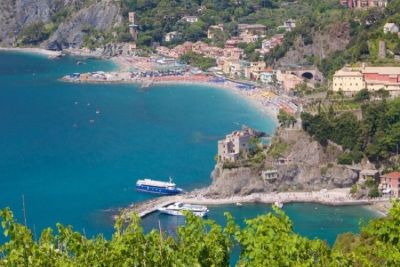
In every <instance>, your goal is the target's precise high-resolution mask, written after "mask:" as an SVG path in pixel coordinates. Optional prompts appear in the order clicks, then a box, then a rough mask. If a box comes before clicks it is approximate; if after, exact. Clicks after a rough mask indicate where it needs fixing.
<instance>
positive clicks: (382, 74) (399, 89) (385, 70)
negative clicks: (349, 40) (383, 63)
mask: <svg viewBox="0 0 400 267" xmlns="http://www.w3.org/2000/svg"><path fill="white" fill-rule="evenodd" d="M364 88H365V89H368V91H378V90H380V89H384V90H386V91H388V92H389V93H390V94H391V95H392V96H398V95H400V67H365V66H363V67H359V68H351V67H348V66H347V67H344V68H342V69H341V70H338V71H337V72H336V73H335V74H334V75H333V85H332V89H333V91H335V92H339V91H342V92H344V93H345V94H348V95H354V94H355V93H357V92H358V91H360V90H361V89H364Z"/></svg>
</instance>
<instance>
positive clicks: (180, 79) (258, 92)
mask: <svg viewBox="0 0 400 267" xmlns="http://www.w3.org/2000/svg"><path fill="white" fill-rule="evenodd" d="M80 75H81V76H80V77H79V78H77V77H71V76H65V77H63V78H62V79H61V80H62V81H65V82H74V83H104V84H107V83H124V84H137V85H139V86H140V87H142V88H143V89H146V90H147V89H149V88H151V87H153V86H156V85H200V86H209V87H212V88H216V89H223V90H226V91H227V92H229V93H233V94H235V95H237V96H239V97H240V98H242V99H244V100H245V101H247V102H248V103H249V104H250V105H252V106H254V107H255V108H256V109H257V110H259V111H261V112H263V113H264V114H266V115H267V116H269V117H270V118H272V119H273V121H274V123H275V124H278V121H277V115H278V112H279V109H280V106H279V105H280V103H281V102H286V103H289V102H290V99H287V98H286V97H285V96H278V95H273V96H272V97H271V99H267V98H265V96H264V95H265V94H266V92H268V91H265V90H263V89H260V88H255V89H252V90H242V89H239V88H237V86H238V85H239V84H240V83H236V82H232V81H229V80H226V81H224V82H213V81H212V80H213V79H215V76H212V75H205V74H195V75H189V74H187V75H183V76H164V77H151V78H150V77H138V78H131V76H130V75H131V74H130V72H108V73H105V72H99V74H91V76H88V75H89V74H83V77H85V78H84V79H83V78H82V74H80ZM99 77H100V78H99ZM273 98H275V100H274V99H273Z"/></svg>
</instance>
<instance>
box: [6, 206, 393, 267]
mask: <svg viewBox="0 0 400 267" xmlns="http://www.w3.org/2000/svg"><path fill="white" fill-rule="evenodd" d="M0 215H1V217H2V227H3V229H4V234H5V235H6V237H7V238H8V241H7V242H6V243H4V244H2V245H1V246H0V265H1V266H40V267H41V266H160V267H161V266H162V267H164V266H229V258H230V253H231V252H232V247H233V245H235V244H236V245H238V246H239V247H240V248H241V253H240V258H239V261H238V262H237V266H399V264H400V249H399V248H400V204H399V203H398V202H394V203H393V208H392V209H391V211H390V213H389V215H388V216H387V217H385V218H380V219H375V220H372V221H371V222H370V223H368V224H367V225H366V226H364V227H362V228H361V233H360V234H352V233H346V234H343V235H341V236H339V237H338V238H337V240H336V242H335V244H334V246H333V247H332V248H330V247H329V246H328V245H327V244H326V243H325V242H324V241H321V240H318V239H314V240H310V239H308V238H306V237H302V236H300V235H298V234H296V233H294V231H293V223H292V222H291V221H290V219H289V218H288V217H287V215H285V214H284V212H283V211H281V210H279V209H277V208H275V209H274V212H273V213H268V214H266V215H262V216H259V217H257V218H255V219H251V220H247V221H246V226H245V227H244V228H242V229H241V228H239V226H238V225H236V224H235V223H234V221H233V218H232V217H231V216H230V215H229V214H226V217H227V224H226V227H224V228H223V227H221V226H219V225H217V224H215V223H214V222H213V221H211V220H203V219H200V218H198V217H195V216H193V215H190V214H188V216H187V218H186V225H184V226H181V227H179V228H178V230H177V233H176V236H174V237H172V236H168V235H167V234H166V233H164V232H163V231H162V229H160V230H153V231H151V232H150V233H144V231H143V228H142V227H141V226H140V220H139V218H138V217H137V216H136V215H132V217H131V221H130V223H129V224H127V225H125V224H124V223H123V221H122V219H119V220H118V221H117V222H116V224H115V233H114V234H113V236H112V238H111V239H110V240H107V239H105V238H104V237H103V236H101V235H100V236H97V237H94V238H92V239H89V238H87V237H85V236H83V235H82V234H80V233H79V232H76V231H74V230H73V229H72V227H70V226H68V227H65V226H63V225H61V224H58V225H57V234H55V233H54V232H53V230H52V229H51V228H48V229H46V230H44V231H43V232H42V234H41V236H40V238H39V239H38V240H34V237H33V234H32V231H31V230H30V229H28V228H27V227H26V226H24V225H22V224H19V223H17V222H16V220H15V219H14V217H13V214H12V212H11V211H10V210H9V209H4V210H3V211H1V213H0Z"/></svg>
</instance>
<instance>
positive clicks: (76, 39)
mask: <svg viewBox="0 0 400 267" xmlns="http://www.w3.org/2000/svg"><path fill="white" fill-rule="evenodd" d="M121 22H122V14H121V10H120V8H119V6H118V5H117V4H115V3H113V2H109V1H102V2H98V3H95V4H92V5H90V6H88V7H86V8H83V9H81V10H80V11H79V12H77V13H76V14H75V15H74V16H72V17H71V18H70V19H69V20H68V21H65V22H63V23H61V24H60V26H59V27H58V29H57V30H56V32H55V33H54V34H53V35H52V36H51V37H50V39H49V40H48V42H46V43H44V44H43V46H45V47H47V48H48V49H50V50H62V49H65V48H79V47H81V46H82V44H83V41H84V37H85V31H92V30H97V31H108V30H110V29H111V28H112V27H114V26H117V25H119V24H120V23H121Z"/></svg>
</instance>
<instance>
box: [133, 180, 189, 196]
mask: <svg viewBox="0 0 400 267" xmlns="http://www.w3.org/2000/svg"><path fill="white" fill-rule="evenodd" d="M136 190H137V191H140V192H146V193H152V194H160V195H176V194H180V193H182V192H183V190H182V189H181V188H179V187H177V186H176V184H175V183H173V182H172V179H171V178H169V182H163V181H156V180H151V179H143V180H138V181H137V182H136Z"/></svg>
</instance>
